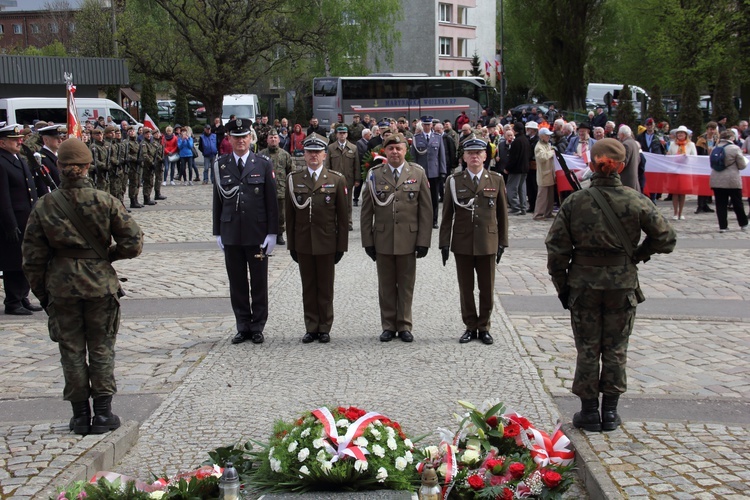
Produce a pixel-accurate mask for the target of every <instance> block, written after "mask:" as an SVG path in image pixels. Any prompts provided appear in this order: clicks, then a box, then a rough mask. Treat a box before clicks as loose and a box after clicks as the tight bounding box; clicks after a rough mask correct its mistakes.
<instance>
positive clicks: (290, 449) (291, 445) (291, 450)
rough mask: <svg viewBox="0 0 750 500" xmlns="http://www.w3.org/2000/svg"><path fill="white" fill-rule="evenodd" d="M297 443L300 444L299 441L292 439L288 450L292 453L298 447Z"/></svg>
mask: <svg viewBox="0 0 750 500" xmlns="http://www.w3.org/2000/svg"><path fill="white" fill-rule="evenodd" d="M297 445H298V443H297V441H292V442H291V443H289V448H287V451H288V452H289V453H292V452H293V451H294V450H296V449H297Z"/></svg>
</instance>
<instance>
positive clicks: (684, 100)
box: [677, 78, 703, 135]
mask: <svg viewBox="0 0 750 500" xmlns="http://www.w3.org/2000/svg"><path fill="white" fill-rule="evenodd" d="M699 104H700V96H699V95H698V88H697V86H696V83H695V80H694V79H693V78H690V79H688V80H687V81H686V82H685V85H684V86H683V90H682V96H681V97H680V114H679V115H678V116H677V123H678V124H679V125H685V126H686V127H687V128H689V129H690V130H692V131H693V134H694V135H697V134H698V131H699V130H701V129H702V125H703V112H702V111H701V109H700V105H699Z"/></svg>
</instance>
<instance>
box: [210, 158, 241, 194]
mask: <svg viewBox="0 0 750 500" xmlns="http://www.w3.org/2000/svg"><path fill="white" fill-rule="evenodd" d="M214 178H215V179H216V180H215V185H216V190H217V191H218V192H219V196H221V197H222V198H224V199H225V200H229V199H231V198H234V197H235V196H237V192H238V191H239V190H240V186H234V187H233V188H231V189H224V188H223V187H221V182H219V179H221V177H220V176H219V162H218V161H217V162H216V163H214ZM239 201H240V198H239V196H237V203H239Z"/></svg>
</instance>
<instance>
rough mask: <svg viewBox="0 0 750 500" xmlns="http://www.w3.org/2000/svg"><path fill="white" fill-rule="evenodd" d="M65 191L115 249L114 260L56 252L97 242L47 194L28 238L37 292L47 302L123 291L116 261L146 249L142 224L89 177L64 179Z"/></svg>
mask: <svg viewBox="0 0 750 500" xmlns="http://www.w3.org/2000/svg"><path fill="white" fill-rule="evenodd" d="M60 191H61V192H62V193H63V195H64V196H65V198H66V199H67V200H68V202H69V203H70V205H71V206H72V207H73V210H75V211H76V213H78V215H79V216H80V217H81V218H82V219H83V220H84V221H85V222H86V225H87V227H88V228H89V229H90V230H91V232H92V233H93V235H94V237H95V238H96V239H97V241H99V243H101V245H102V246H103V247H104V248H108V249H109V260H106V261H105V260H101V259H75V258H69V257H60V256H56V255H55V251H56V250H57V249H81V250H84V249H91V246H90V245H89V244H88V242H87V241H86V239H85V238H84V237H83V236H81V235H80V233H79V232H78V230H77V229H76V228H75V226H74V225H73V223H72V222H71V221H70V219H68V217H67V216H66V215H65V212H64V211H63V209H62V208H61V207H60V205H58V203H57V202H56V201H55V200H54V199H53V198H52V196H51V195H48V196H44V197H42V198H41V199H40V200H39V203H37V205H36V206H35V207H34V210H33V211H32V212H31V216H30V217H29V225H28V226H27V228H26V234H25V235H24V238H23V271H24V273H25V274H26V278H27V279H28V280H29V284H30V285H31V290H32V291H33V292H34V295H36V296H37V298H38V299H39V300H40V301H41V302H42V304H44V303H45V302H48V301H51V300H54V298H56V297H66V298H84V299H87V298H97V297H105V296H107V295H113V294H115V293H117V290H118V289H119V287H120V284H119V281H118V279H117V273H116V272H115V270H114V268H113V267H112V264H111V263H112V262H114V261H116V260H120V259H132V258H134V257H137V256H138V255H139V254H140V253H141V250H142V248H143V233H142V232H141V229H140V227H138V224H137V223H136V222H135V219H133V217H132V216H131V215H129V214H128V213H127V211H126V210H125V206H124V205H123V204H122V202H121V201H120V200H118V199H117V198H115V197H114V196H112V195H110V194H109V193H105V192H104V191H101V190H99V189H94V186H93V185H92V184H91V181H90V180H89V179H76V180H69V179H67V178H63V181H62V185H61V186H60ZM112 240H114V245H112V246H110V244H111V242H112ZM50 299H51V300H50Z"/></svg>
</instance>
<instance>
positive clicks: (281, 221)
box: [276, 198, 286, 234]
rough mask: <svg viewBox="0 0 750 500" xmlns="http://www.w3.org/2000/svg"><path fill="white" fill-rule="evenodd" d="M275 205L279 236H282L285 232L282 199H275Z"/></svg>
mask: <svg viewBox="0 0 750 500" xmlns="http://www.w3.org/2000/svg"><path fill="white" fill-rule="evenodd" d="M276 205H278V207H279V234H284V231H285V230H286V217H285V216H284V205H285V202H284V198H276Z"/></svg>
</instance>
